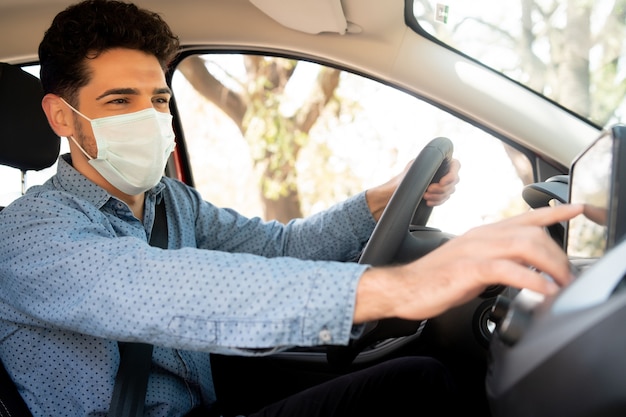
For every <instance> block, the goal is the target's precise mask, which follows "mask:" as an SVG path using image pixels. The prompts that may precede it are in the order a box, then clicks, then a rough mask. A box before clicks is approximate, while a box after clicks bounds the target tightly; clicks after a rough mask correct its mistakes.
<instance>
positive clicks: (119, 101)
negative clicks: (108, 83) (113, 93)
mask: <svg viewBox="0 0 626 417" xmlns="http://www.w3.org/2000/svg"><path fill="white" fill-rule="evenodd" d="M107 104H128V99H127V98H125V97H121V98H115V99H113V100H109V101H107Z"/></svg>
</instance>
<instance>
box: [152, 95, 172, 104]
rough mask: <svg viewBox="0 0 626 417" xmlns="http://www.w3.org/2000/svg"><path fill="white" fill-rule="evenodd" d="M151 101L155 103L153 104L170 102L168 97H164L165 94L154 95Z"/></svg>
mask: <svg viewBox="0 0 626 417" xmlns="http://www.w3.org/2000/svg"><path fill="white" fill-rule="evenodd" d="M152 102H153V103H155V104H168V103H169V102H170V98H169V97H165V96H163V97H155V98H154V99H153V100H152Z"/></svg>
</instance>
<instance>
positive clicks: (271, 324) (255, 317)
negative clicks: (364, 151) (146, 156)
mask: <svg viewBox="0 0 626 417" xmlns="http://www.w3.org/2000/svg"><path fill="white" fill-rule="evenodd" d="M170 204H171V202H170ZM344 204H345V205H344V206H337V207H334V208H332V209H331V210H329V211H328V213H326V214H325V215H324V214H321V215H318V216H314V217H313V219H311V220H297V221H294V222H292V223H290V224H288V225H280V224H274V223H264V222H261V221H260V220H258V219H245V218H243V217H241V216H238V215H236V214H234V212H232V211H230V210H221V209H216V208H214V207H212V206H209V205H207V204H205V203H201V202H197V206H196V208H195V209H190V210H192V211H193V210H197V211H196V216H195V224H194V227H195V230H194V231H193V234H194V235H195V237H196V238H197V246H198V247H200V248H202V249H198V248H197V247H191V246H188V245H186V244H187V243H190V242H188V241H187V240H186V239H189V237H188V236H187V235H185V233H182V234H181V235H180V236H179V235H176V234H174V235H173V236H171V238H172V240H174V241H175V245H178V247H179V248H178V249H174V250H172V249H170V250H162V249H158V248H154V247H151V246H149V245H148V244H147V241H146V235H145V230H144V229H143V226H142V225H141V224H140V223H139V222H138V221H136V222H132V221H129V220H124V219H122V218H121V217H120V216H117V217H116V216H113V217H112V214H111V213H108V214H106V213H103V212H102V211H101V210H98V209H96V208H94V207H93V206H92V205H89V204H87V203H86V202H84V201H82V200H80V199H76V198H72V197H71V196H67V195H65V194H63V193H52V194H50V193H34V194H31V195H29V196H27V197H25V198H23V199H22V201H21V202H18V203H16V204H15V203H14V204H13V205H11V206H9V207H8V208H7V209H5V210H4V211H3V212H2V214H1V216H2V218H1V220H0V234H1V235H2V236H3V237H5V238H3V240H2V242H0V274H1V275H2V277H3V281H4V282H3V291H2V292H1V294H0V298H1V299H2V303H0V318H2V319H6V320H8V321H11V322H14V323H18V324H19V325H25V326H39V327H41V328H56V329H62V330H69V331H75V332H81V333H85V334H89V335H93V336H97V337H102V338H107V339H113V340H126V341H144V342H148V343H153V344H156V345H161V346H166V347H173V348H178V349H187V350H202V351H209V352H222V353H223V352H232V351H240V352H242V353H244V354H246V353H249V352H251V351H254V350H259V351H263V350H266V351H268V352H269V351H271V350H272V349H276V348H282V347H288V346H295V345H297V346H311V345H321V344H345V343H347V342H348V340H349V338H350V332H351V329H352V315H353V312H354V303H355V296H356V287H357V285H358V280H359V278H360V276H361V275H362V273H363V271H364V269H365V268H366V266H363V265H358V264H355V263H344V262H336V261H332V260H329V259H336V258H339V259H345V258H346V257H349V256H351V255H353V254H354V253H355V251H358V250H360V248H361V247H362V244H363V241H364V240H365V239H366V237H367V236H369V235H368V233H367V230H368V229H371V224H372V223H371V222H373V220H372V219H371V218H370V219H368V217H367V213H365V211H364V210H367V206H366V204H365V203H364V196H362V195H361V196H357V197H355V198H354V199H352V200H349V201H348V202H346V203H344ZM364 204H365V208H364V207H363V205H364ZM350 213H352V214H350ZM359 213H360V214H359ZM184 214H185V213H183V215H184ZM370 216H371V215H370ZM172 220H175V221H179V222H180V221H183V220H184V219H182V216H178V217H176V219H172ZM169 221H170V218H169V217H168V222H169ZM362 221H363V223H364V224H361V223H362ZM368 221H369V222H370V223H367V222H368ZM325 222H326V223H325ZM328 222H330V223H328ZM344 222H345V225H346V226H345V227H346V230H347V233H348V237H347V238H345V237H338V236H335V233H332V232H331V233H329V232H328V231H326V229H328V227H329V226H332V225H336V224H340V223H344ZM172 229H177V227H175V226H174V227H171V228H170V230H172ZM331 229H332V227H331ZM181 230H183V231H184V230H185V229H184V228H182V229H181ZM370 231H371V230H370ZM188 234H189V233H188ZM211 235H214V236H215V239H214V240H211V239H210V238H209V236H211ZM337 235H339V233H337ZM366 235H367V236H366ZM335 238H336V239H337V243H336V247H334V248H332V249H328V248H326V247H325V246H326V245H328V243H329V242H331V241H333V240H334V239H335ZM170 247H171V246H170ZM335 249H337V250H338V251H339V252H340V253H339V255H333V253H334V250H335ZM306 258H313V259H324V260H321V261H320V260H318V261H312V260H306Z"/></svg>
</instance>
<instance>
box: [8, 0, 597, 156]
mask: <svg viewBox="0 0 626 417" xmlns="http://www.w3.org/2000/svg"><path fill="white" fill-rule="evenodd" d="M72 3H74V1H73V0H0V34H1V36H2V39H4V40H5V41H4V42H2V43H1V44H0V61H4V62H11V63H26V62H33V61H35V60H36V59H37V56H36V51H37V47H38V45H39V42H40V40H41V38H42V36H43V33H44V31H45V30H46V28H47V27H48V26H49V25H50V22H51V20H52V19H53V18H54V16H55V15H56V14H57V13H58V12H59V11H60V10H62V9H63V8H65V7H66V6H68V5H70V4H72ZM135 3H136V4H138V5H139V6H142V7H145V8H148V9H150V10H153V11H156V12H158V13H160V14H161V15H162V16H163V18H164V19H165V20H166V21H167V22H168V23H169V24H170V26H171V27H172V29H173V31H174V32H175V33H176V34H177V35H178V36H179V37H180V39H181V43H182V44H183V45H185V46H187V47H193V46H195V45H202V46H207V45H208V46H211V47H212V48H220V49H224V50H227V49H230V50H233V49H235V50H237V49H239V50H255V49H258V50H265V51H276V52H278V53H280V52H289V51H294V52H298V53H300V54H301V55H302V56H304V57H306V56H314V57H316V58H320V59H322V60H325V61H326V62H328V63H331V64H332V63H339V62H340V63H342V66H347V67H349V68H350V69H351V70H353V71H356V72H362V71H364V72H366V73H368V74H370V75H372V76H374V77H377V78H379V79H381V80H383V81H385V82H389V83H392V84H395V85H397V86H398V87H400V88H403V89H406V90H408V91H413V92H414V93H415V94H417V95H420V96H422V97H424V98H426V99H427V100H430V101H434V102H438V103H439V104H441V105H442V106H444V107H446V108H449V109H450V110H451V111H453V112H454V113H456V114H458V115H459V116H461V117H465V118H467V119H471V120H473V121H475V122H476V123H478V124H481V125H484V126H485V127H487V128H489V129H491V130H492V131H493V132H494V133H496V134H501V135H502V136H506V137H509V138H511V139H513V140H516V141H518V142H519V143H521V144H523V145H524V146H528V147H529V148H530V149H531V150H533V151H535V152H537V153H538V154H547V155H550V158H551V159H554V160H555V161H557V162H559V163H561V164H563V165H565V166H568V165H569V163H570V161H571V160H572V159H573V158H574V157H575V156H576V154H577V153H578V152H579V150H580V149H582V148H583V147H584V146H585V145H586V143H588V142H589V140H590V139H591V138H592V137H593V136H595V135H596V134H597V130H596V129H595V128H594V127H592V126H589V125H588V124H586V123H584V122H582V121H579V120H576V118H575V117H573V116H572V115H571V114H569V113H567V112H565V111H561V110H559V109H556V108H553V106H549V105H547V104H546V103H545V102H543V100H540V99H539V98H538V97H536V96H535V95H534V94H529V93H528V92H527V91H522V90H523V89H521V88H520V87H519V86H517V85H516V84H515V83H512V82H511V83H508V82H506V81H499V84H498V85H495V86H494V85H492V84H493V81H494V80H492V79H491V77H493V74H490V71H488V70H485V68H483V67H481V66H479V65H476V64H475V63H474V62H472V61H471V60H465V59H463V58H460V57H459V56H457V55H455V54H453V53H452V52H450V51H446V50H443V49H442V48H436V45H435V44H434V43H432V42H430V41H428V40H426V39H424V38H421V37H420V36H419V35H416V34H415V33H414V32H413V31H411V30H410V29H408V28H407V27H406V25H405V23H404V0H385V1H380V0H176V1H172V0H136V1H135ZM215 10H219V13H216V12H215ZM341 12H343V15H342V13H341ZM24 20H27V21H28V22H29V24H28V25H24V24H23V23H22V22H23V21H24ZM318 32H319V33H318ZM7 39H9V40H10V41H9V42H7V41H6V40H7ZM435 54H437V56H436V59H432V57H434V56H435ZM415 68H419V69H420V70H419V71H416V70H415ZM366 69H367V70H366ZM365 70H366V71H365ZM432 74H437V75H438V76H437V77H433V75H432ZM467 74H470V75H471V76H470V77H469V78H470V79H469V80H468V75H467ZM483 78H484V80H483ZM496 81H497V80H496ZM468 86H469V87H470V88H469V90H468V88H467V87H468ZM458 91H468V93H467V94H465V95H459V94H458ZM504 91H506V92H507V93H506V96H503V92H504ZM517 95H521V96H520V97H516V96H517ZM522 107H523V109H522ZM529 108H530V109H532V110H531V111H529V110H528V109H529ZM494 109H495V110H494ZM522 110H524V111H522ZM522 113H523V114H524V115H525V117H524V118H516V117H515V115H516V114H522ZM533 121H535V122H533ZM533 123H535V125H536V126H538V127H540V129H541V132H542V135H545V137H547V138H551V137H558V136H567V137H568V138H569V140H570V141H572V143H574V145H573V146H572V147H565V148H564V147H563V146H561V145H559V143H558V142H557V141H546V140H542V139H543V138H542V137H537V134H536V132H534V131H532V130H531V129H532V126H533Z"/></svg>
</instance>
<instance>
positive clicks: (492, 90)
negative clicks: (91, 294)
mask: <svg viewBox="0 0 626 417" xmlns="http://www.w3.org/2000/svg"><path fill="white" fill-rule="evenodd" d="M17 3H19V2H16V4H17ZM144 3H145V5H146V7H150V2H144ZM166 3H168V2H161V1H158V2H154V5H155V8H157V9H159V10H167V12H168V13H169V15H168V17H170V18H171V20H172V21H173V22H175V23H174V26H175V31H176V32H178V33H180V34H181V37H182V38H183V39H184V40H185V43H184V44H183V50H182V51H181V55H180V57H179V58H178V60H177V62H175V65H174V66H173V68H172V70H171V71H170V72H169V73H168V74H167V79H168V82H169V83H170V84H172V85H173V86H174V87H173V90H174V91H175V95H176V96H177V97H178V93H179V92H184V89H183V88H182V87H180V88H179V87H176V82H177V77H179V76H180V75H181V73H182V72H183V69H184V68H185V59H186V58H196V57H201V58H202V59H204V60H205V61H206V62H209V61H210V58H211V57H212V56H214V55H215V56H217V55H219V54H224V55H227V54H228V53H231V52H232V53H238V54H249V55H253V56H254V55H257V54H259V55H263V54H267V55H268V56H269V55H271V56H279V57H291V55H290V54H291V53H293V54H294V55H296V56H297V57H298V58H299V59H301V60H302V61H307V60H311V61H320V62H322V63H324V64H326V65H328V66H329V67H339V68H343V66H342V65H343V64H342V63H343V62H344V61H345V62H349V63H350V65H349V66H346V67H345V69H346V70H349V71H347V72H351V73H356V74H360V73H362V74H364V75H365V78H367V77H368V76H370V77H371V78H378V79H379V80H380V81H381V82H382V84H390V85H393V86H394V87H396V88H398V89H400V90H405V91H408V92H409V93H411V94H412V95H415V96H418V97H419V98H420V99H423V100H424V101H425V102H427V103H430V102H433V103H436V104H437V106H438V107H441V108H444V109H445V110H446V112H448V113H450V114H452V115H454V117H456V118H458V119H460V120H463V121H467V122H468V124H469V125H472V127H474V126H478V127H480V129H482V130H484V131H486V132H488V133H489V134H490V135H493V136H494V137H495V138H497V139H501V140H502V142H504V143H505V144H507V145H510V146H511V147H512V148H514V150H517V151H518V152H519V153H521V154H522V156H524V157H525V158H526V163H527V164H529V165H530V168H529V170H530V171H531V173H532V181H530V182H529V183H527V184H525V185H524V186H523V189H522V192H521V193H520V194H521V195H520V198H521V199H522V200H523V202H524V203H525V204H527V206H528V207H530V208H531V209H537V208H540V207H543V206H550V205H558V204H566V203H576V204H584V205H585V212H584V216H579V217H578V218H576V219H573V220H572V221H570V222H566V223H561V224H555V225H552V226H549V227H547V228H546V232H547V233H549V234H550V236H551V237H552V238H553V239H554V240H555V241H556V242H557V243H558V244H559V245H561V246H562V247H563V249H564V250H565V251H566V252H567V254H568V256H569V259H570V262H571V268H572V272H573V274H574V275H575V276H576V278H575V280H574V282H573V283H572V285H570V286H568V287H567V288H565V289H564V290H563V291H561V292H560V293H558V294H557V295H555V296H553V297H544V296H541V295H539V294H536V293H534V292H532V291H527V290H518V289H514V288H508V287H504V286H493V287H488V288H487V289H486V290H485V291H484V292H483V293H482V294H480V296H479V297H476V298H475V299H474V300H472V301H470V302H468V303H466V304H464V305H462V306H459V307H457V308H454V309H452V310H450V311H448V312H446V313H444V314H442V315H441V316H438V317H433V318H429V319H428V320H424V321H418V322H411V321H404V320H385V321H381V322H377V323H370V324H369V325H368V327H367V329H366V332H365V334H364V336H363V337H361V338H359V339H357V340H354V341H353V342H352V343H351V344H350V345H349V346H341V347H340V346H330V347H315V348H304V347H293V348H291V349H289V350H287V351H284V352H280V353H276V354H272V355H270V356H266V357H254V358H252V357H237V356H225V355H212V357H211V365H212V370H213V373H214V379H215V383H216V391H217V395H218V397H219V399H220V403H221V405H222V407H223V409H224V411H225V413H226V414H232V413H241V414H245V413H247V412H249V411H252V410H254V409H255V408H257V407H258V405H259V404H266V403H269V402H271V401H273V400H275V399H278V398H280V397H283V396H285V395H288V394H291V393H295V392H298V391H300V390H302V389H304V388H306V387H308V386H311V385H313V384H317V383H320V382H323V381H326V380H328V379H330V378H333V377H335V376H337V375H341V374H344V373H346V372H350V371H353V370H358V369H362V368H365V367H369V366H371V365H373V364H376V363H380V362H382V361H385V360H387V359H389V358H394V357H399V356H404V355H429V356H433V357H436V358H438V359H440V360H441V361H442V362H443V363H445V364H446V366H447V367H448V368H449V369H450V370H451V372H452V374H453V375H454V376H455V379H456V381H457V383H458V385H459V387H460V392H461V396H462V401H463V402H464V404H466V405H467V409H468V410H473V411H474V412H475V413H476V414H477V415H482V416H486V417H488V416H494V417H515V416H520V417H521V416H533V417H542V416H546V417H547V416H572V417H592V416H593V417H595V416H609V417H610V416H623V415H624V414H625V413H626V388H625V387H626V384H624V377H623V375H625V374H626V361H624V360H623V352H624V347H626V336H625V335H624V332H623V331H621V329H622V326H623V325H622V323H623V322H624V320H626V291H624V288H626V283H624V277H625V275H626V266H625V265H624V262H623V259H624V258H625V257H626V243H625V242H624V234H625V232H626V216H625V215H624V214H625V213H626V187H625V186H624V184H623V181H622V179H623V178H626V142H625V141H626V127H625V126H623V125H622V124H620V123H613V122H612V123H610V124H607V126H606V127H604V128H601V127H599V126H597V125H595V124H592V123H589V122H588V121H586V120H582V119H580V118H578V117H577V116H576V115H575V114H573V112H571V111H569V110H567V109H565V108H563V107H562V106H560V105H555V104H554V103H553V102H551V101H550V100H545V99H544V98H543V97H541V96H540V95H539V94H535V93H533V92H529V91H527V90H526V89H525V88H523V87H521V86H520V85H519V84H518V83H517V82H513V81H510V80H506V81H498V82H494V78H490V74H491V70H489V69H488V68H485V67H484V66H483V65H481V64H480V63H478V62H476V61H475V60H473V59H471V58H469V57H468V56H466V55H463V54H457V53H455V52H454V51H453V50H452V49H451V48H449V47H447V46H445V45H444V46H443V48H440V47H441V46H442V45H441V44H440V43H439V42H436V41H435V42H433V41H432V39H426V38H425V39H426V40H424V39H422V40H415V39H416V38H419V35H418V34H416V33H415V31H412V30H410V29H408V27H410V26H411V25H413V26H415V25H417V23H416V22H414V21H413V20H412V18H411V17H410V16H412V13H409V12H408V11H409V10H410V9H411V8H412V7H413V1H411V0H406V1H396V2H395V3H394V5H395V6H396V9H397V10H395V9H394V11H390V10H387V9H391V7H390V6H389V5H388V4H387V3H386V2H376V1H370V2H367V3H368V6H369V9H368V13H365V12H364V9H362V8H360V7H358V4H357V3H358V1H350V0H347V1H342V2H339V1H337V2H334V1H330V0H329V1H324V2H320V4H323V5H324V7H321V8H315V7H312V6H311V2H307V1H298V2H297V3H298V5H299V6H298V7H303V8H305V9H302V10H307V13H293V12H291V13H289V11H288V10H286V8H284V7H281V5H280V2H272V1H269V0H268V1H263V0H258V1H253V0H250V1H247V0H245V1H244V0H223V1H222V0H215V1H213V4H214V5H219V8H220V10H222V11H223V13H224V16H228V17H230V19H226V18H224V19H220V18H219V16H213V15H212V14H211V9H210V6H209V5H208V3H210V2H203V1H187V2H184V6H181V7H179V8H176V7H172V6H171V5H169V6H168V5H167V4H166ZM172 3H174V2H172ZM250 3H254V5H252V4H250ZM342 4H343V9H341V5H342ZM64 5H65V3H64V2H62V1H55V2H51V4H47V5H45V7H43V8H42V11H43V10H44V9H45V10H48V8H49V12H48V13H47V14H46V13H42V14H38V15H36V16H34V17H33V19H32V22H33V24H35V25H38V27H45V25H47V24H48V23H49V22H48V21H47V20H46V18H47V16H52V15H54V13H55V12H57V11H59V10H60V9H61V6H64ZM338 5H339V6H340V8H339V10H338V9H337V6H338ZM283 6H284V5H283ZM403 7H404V8H403ZM383 9H385V10H383ZM11 10H13V9H11ZM15 10H17V9H15ZM377 10H378V12H379V13H378V14H379V15H380V16H382V17H383V18H382V19H381V20H378V19H376V18H375V15H377V13H376V11H377ZM18 14H19V13H17V12H16V14H15V16H18ZM240 14H245V15H246V17H248V19H247V20H246V22H248V23H249V22H251V21H252V22H254V25H250V27H248V26H246V27H245V28H241V30H240V31H238V30H236V29H235V28H234V27H233V26H234V25H233V24H232V23H233V21H236V16H238V15H240ZM344 14H345V15H346V16H348V17H347V18H346V16H344ZM201 16H202V17H203V18H201ZM250 16H252V17H253V18H250ZM15 20H16V23H15V24H14V25H15V26H12V25H13V23H12V22H8V23H7V24H6V25H3V26H4V29H3V30H6V31H7V33H11V34H12V36H14V38H15V42H12V43H11V45H8V46H7V52H6V55H7V56H9V57H12V58H13V59H12V60H8V61H7V62H6V63H0V165H3V166H7V167H11V168H14V169H17V170H19V171H21V173H22V191H24V188H26V183H25V180H24V175H25V173H26V172H37V171H41V170H44V169H47V168H49V167H51V166H53V164H54V163H55V162H56V159H57V157H58V155H59V153H60V152H62V148H61V146H62V141H61V139H60V138H59V137H58V136H56V135H55V133H54V132H53V131H52V130H51V129H50V127H49V125H48V122H47V120H46V118H45V115H44V114H43V112H42V110H41V98H42V95H43V92H42V89H41V85H40V83H39V80H38V78H37V77H35V76H33V75H31V74H30V73H28V72H27V71H26V70H24V68H23V67H25V66H27V65H34V64H36V58H35V57H34V56H33V55H27V56H25V55H24V52H23V51H26V50H28V51H33V50H34V49H33V42H34V41H33V39H36V38H38V37H39V34H37V36H34V35H33V36H30V37H28V36H26V34H25V33H24V32H23V31H25V30H26V29H25V28H23V27H19V25H18V23H17V19H15ZM166 20H168V19H166ZM0 21H2V20H1V19H0ZM398 21H402V22H405V23H406V24H407V25H408V26H405V25H398V26H394V23H393V22H398ZM185 22H189V25H187V26H186V25H185ZM252 26H254V27H252ZM382 26H385V27H387V26H388V27H389V28H390V30H389V32H387V36H388V38H386V39H383V38H382V37H380V38H376V37H375V36H373V35H372V36H371V37H370V32H369V30H373V28H379V27H382ZM20 34H22V35H23V36H19V35H20ZM361 34H362V36H361ZM251 39H252V40H251ZM329 40H332V42H329ZM388 40H392V42H393V45H394V47H393V48H391V49H389V48H386V47H384V43H385V42H386V41H388ZM28 42H31V44H28ZM390 42H391V41H390ZM329 45H330V46H329ZM363 48H369V49H368V50H369V51H370V52H371V53H369V54H359V53H357V51H359V50H362V49H363ZM435 49H437V52H435ZM439 49H442V50H443V51H440V50H439ZM435 55H436V56H437V59H436V60H435V59H432V60H431V59H423V58H422V57H424V56H427V57H430V56H435ZM416 61H417V62H416ZM415 68H420V69H421V71H415ZM453 69H454V70H453ZM432 74H444V75H445V77H441V78H442V79H445V81H443V82H442V81H440V80H433V79H432ZM468 80H469V81H468ZM414 85H417V86H419V87H414ZM468 85H469V87H468ZM460 90H462V91H464V93H463V94H462V95H461V96H458V95H456V93H457V92H458V91H460ZM185 105H186V103H184V102H183V100H178V99H177V100H175V101H174V102H173V105H172V110H173V114H174V117H175V121H174V123H175V130H176V132H177V148H176V153H175V154H174V155H173V156H172V158H171V160H170V163H169V164H168V167H167V168H166V175H169V176H172V177H176V178H179V179H181V180H183V181H186V182H188V183H189V184H192V185H198V186H200V183H201V179H200V178H199V177H200V175H198V171H195V170H194V169H195V168H194V167H193V165H194V162H193V161H192V158H193V155H194V154H195V153H199V152H196V151H195V149H194V148H192V146H194V145H192V143H191V140H190V138H189V136H191V135H190V134H189V131H190V130H191V127H192V125H193V123H188V124H186V123H187V122H186V121H185V120H183V119H184V117H183V115H184V114H185V112H186V111H187V108H186V107H184V106H185ZM511 114H513V115H514V116H510V115H511ZM517 115H523V117H518V116H517ZM420 129H421V126H417V127H414V130H420ZM550 138H558V139H559V141H556V140H555V141H551V140H549V139H550ZM427 139H428V141H427V142H426V145H425V146H423V147H420V148H419V149H418V153H417V154H416V155H412V157H417V159H418V160H419V161H420V164H415V167H416V168H415V170H414V172H412V173H411V175H407V181H406V182H405V183H403V185H402V186H401V187H400V188H399V190H398V191H397V192H396V194H395V195H394V197H393V199H392V203H393V204H391V203H390V208H389V210H388V211H389V213H386V215H385V216H384V217H383V219H381V222H380V223H379V225H378V226H377V228H376V230H375V232H374V234H373V235H372V239H371V241H370V244H368V246H367V247H366V249H365V250H364V252H363V253H362V255H361V258H360V259H358V260H355V261H356V262H361V263H368V264H375V265H382V264H389V263H394V262H405V261H408V260H411V259H415V258H417V257H419V256H422V255H423V254H425V253H428V252H429V251H431V250H433V249H435V248H436V247H438V246H439V245H441V244H443V243H445V242H446V241H448V240H450V239H453V238H454V236H455V235H454V234H453V233H448V232H446V230H444V228H443V227H442V228H439V227H433V226H432V224H431V223H429V216H430V217H431V219H432V217H435V216H436V215H437V213H436V212H434V213H431V212H430V211H429V210H427V209H426V208H425V207H424V206H422V205H421V204H420V199H421V194H422V193H423V190H425V187H427V186H428V184H429V182H430V181H432V180H435V179H436V178H437V177H438V176H439V175H440V174H441V171H443V170H445V165H446V163H447V161H449V159H450V157H452V156H454V155H456V154H457V153H458V151H459V150H460V148H461V147H462V146H463V145H464V144H463V143H462V141H461V140H459V138H455V137H450V138H447V137H439V136H438V137H429V138H427ZM450 139H453V140H450ZM564 143H567V144H568V146H564V145H563V144H564ZM476 147H477V146H476ZM412 151H413V149H411V152H412ZM204 156H205V157H206V158H208V156H206V155H204ZM485 160H486V162H483V161H482V160H481V161H480V162H483V164H484V165H487V166H488V165H489V164H491V163H494V161H488V158H486V157H485ZM199 164H208V163H207V162H206V161H205V160H202V161H201V162H200V163H199ZM418 166H419V167H421V168H419V169H418V168H417V167H418ZM467 169H468V170H469V169H470V167H469V166H468V168H467ZM487 171H488V176H487V178H488V181H483V184H482V185H481V187H482V188H480V192H474V194H473V195H472V198H473V199H474V200H481V199H485V200H487V197H486V196H487V195H490V194H498V193H504V192H505V191H506V190H504V189H503V187H498V186H496V185H494V184H492V183H491V182H489V181H494V183H495V181H496V179H497V178H495V177H497V176H498V175H500V174H501V173H500V172H499V171H498V170H497V169H496V168H492V169H491V170H487ZM418 179H419V180H418ZM194 180H195V181H194ZM411 180H412V181H413V182H411ZM409 190H418V191H409ZM420 190H421V191H420ZM0 209H2V207H0ZM470 209H471V208H470V207H464V210H467V211H468V212H469V211H470ZM431 214H432V215H431ZM450 218H452V216H451V217H449V218H448V219H447V220H449V219H450ZM487 220H489V219H487ZM389 231H391V232H389ZM378 232H380V233H378ZM379 235H380V236H379ZM382 235H384V236H382ZM546 279H550V277H548V276H546ZM2 337H3V335H1V334H0V339H1V338H2ZM15 354H19V352H15ZM233 369H235V370H236V372H233ZM268 375H272V376H273V378H272V379H273V382H272V384H271V386H270V384H268V383H267V381H268ZM131 394H132V393H131ZM242 398H245V401H242ZM9 416H11V417H15V416H18V417H30V416H31V413H30V411H29V410H28V408H27V406H26V404H25V403H24V401H23V400H22V398H21V397H20V395H19V392H18V389H17V387H16V386H15V384H14V383H13V381H12V380H11V377H10V375H9V373H8V372H7V371H6V370H5V369H4V367H3V366H2V363H1V361H0V417H9Z"/></svg>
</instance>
